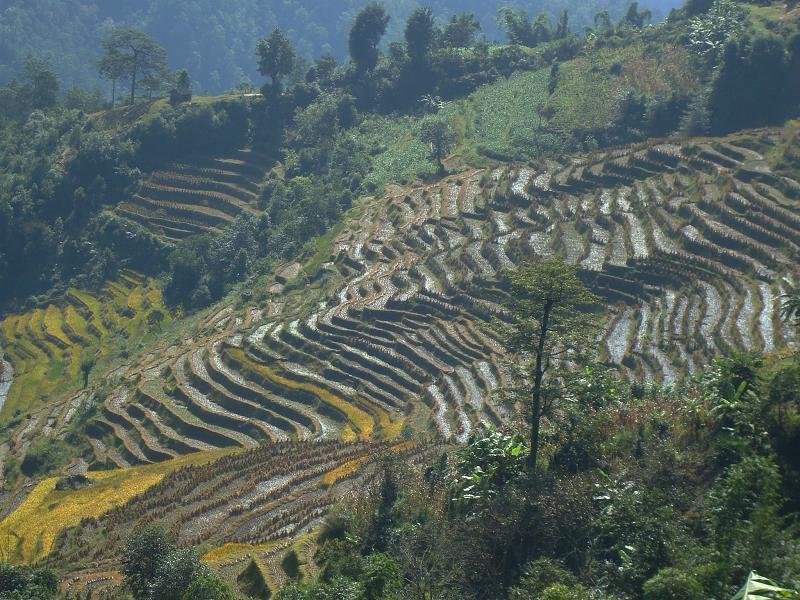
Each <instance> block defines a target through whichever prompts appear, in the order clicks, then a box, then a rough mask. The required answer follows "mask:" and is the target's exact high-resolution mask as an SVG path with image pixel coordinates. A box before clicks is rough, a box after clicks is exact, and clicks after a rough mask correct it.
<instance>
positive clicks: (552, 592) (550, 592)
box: [537, 583, 589, 600]
mask: <svg viewBox="0 0 800 600" xmlns="http://www.w3.org/2000/svg"><path fill="white" fill-rule="evenodd" d="M537 599H538V600H589V593H588V592H587V591H586V588H585V587H583V586H582V585H576V586H575V587H568V586H566V585H564V584H562V583H557V584H556V585H553V586H550V587H549V588H547V589H546V590H545V591H544V592H542V594H541V595H540V596H538V597H537Z"/></svg>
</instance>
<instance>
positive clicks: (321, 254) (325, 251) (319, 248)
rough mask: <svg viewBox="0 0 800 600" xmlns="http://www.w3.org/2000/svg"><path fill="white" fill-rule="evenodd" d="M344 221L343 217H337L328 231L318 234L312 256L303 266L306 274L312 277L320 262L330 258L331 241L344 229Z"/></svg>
mask: <svg viewBox="0 0 800 600" xmlns="http://www.w3.org/2000/svg"><path fill="white" fill-rule="evenodd" d="M344 222H345V218H344V217H343V218H342V219H339V221H338V222H337V223H336V224H335V225H334V226H333V227H331V228H330V229H329V230H328V233H326V234H325V235H323V236H320V237H319V238H318V239H317V241H316V243H315V248H316V251H315V252H314V256H312V257H311V260H309V261H308V262H307V263H306V264H305V266H304V267H303V269H304V270H305V272H306V275H308V276H309V277H313V276H314V275H315V274H316V273H317V271H318V270H319V268H320V266H321V265H322V263H324V262H325V261H326V260H329V259H330V256H331V252H332V251H333V242H334V240H335V239H336V237H337V236H338V235H339V234H340V233H342V231H343V230H344Z"/></svg>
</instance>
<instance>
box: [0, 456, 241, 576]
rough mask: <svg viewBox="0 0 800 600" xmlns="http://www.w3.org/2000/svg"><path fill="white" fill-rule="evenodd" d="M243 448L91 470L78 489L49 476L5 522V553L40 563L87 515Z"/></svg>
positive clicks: (1, 547) (0, 530)
mask: <svg viewBox="0 0 800 600" xmlns="http://www.w3.org/2000/svg"><path fill="white" fill-rule="evenodd" d="M238 451H241V449H240V448H224V449H221V450H214V451H210V452H198V453H195V454H188V455H186V456H182V457H180V458H176V459H174V460H170V461H166V462H163V463H158V464H155V465H147V466H144V467H134V468H130V469H118V470H114V471H98V472H90V473H87V477H89V478H90V479H92V481H93V482H94V483H93V484H92V485H90V486H88V487H86V488H83V489H81V490H77V491H64V492H59V491H56V489H55V486H56V482H57V481H58V478H57V477H51V478H50V479H45V480H44V481H42V482H40V483H39V484H38V485H37V486H36V487H35V488H34V489H33V491H32V492H31V493H30V495H29V496H28V497H27V499H26V500H25V501H24V502H23V503H22V505H20V507H19V508H18V509H17V510H16V511H14V512H13V513H12V514H11V515H9V516H8V517H7V518H6V519H5V520H4V521H3V522H2V523H0V553H2V554H0V556H3V557H4V558H6V559H8V560H10V561H12V562H16V563H32V562H36V561H39V560H41V559H43V558H44V557H45V556H47V555H48V554H49V553H50V551H51V550H52V548H53V542H54V541H55V539H56V536H57V535H58V533H59V532H60V531H61V530H62V529H66V528H68V527H73V526H75V525H78V524H79V523H80V522H81V519H84V518H87V517H100V516H101V515H103V514H104V513H106V512H108V511H109V510H111V509H112V508H115V507H117V506H120V505H122V504H124V503H125V502H127V501H128V500H130V499H131V498H133V497H134V496H136V495H138V494H141V493H142V492H145V491H146V490H147V489H149V488H150V487H152V486H154V485H155V484H157V483H158V482H159V481H161V480H162V479H163V478H164V477H165V476H166V475H167V474H169V473H171V472H172V471H174V470H176V469H178V468H180V467H183V466H187V465H200V464H205V463H208V462H211V461H212V460H215V459H217V458H220V457H222V456H225V455H226V454H230V453H232V452H238Z"/></svg>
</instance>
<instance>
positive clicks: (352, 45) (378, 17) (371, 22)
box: [348, 2, 389, 73]
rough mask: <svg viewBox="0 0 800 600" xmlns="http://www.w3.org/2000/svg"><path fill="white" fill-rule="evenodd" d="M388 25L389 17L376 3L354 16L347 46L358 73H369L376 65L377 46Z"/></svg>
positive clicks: (370, 4) (368, 5) (371, 3)
mask: <svg viewBox="0 0 800 600" xmlns="http://www.w3.org/2000/svg"><path fill="white" fill-rule="evenodd" d="M388 25H389V15H387V14H386V10H385V9H384V8H383V6H381V5H380V4H378V3H377V2H370V3H369V4H367V5H366V6H365V7H364V8H362V9H361V12H359V13H358V15H357V16H356V20H355V21H354V22H353V27H352V28H351V29H350V37H349V40H348V46H349V49H350V58H352V59H353V62H354V63H355V65H356V69H357V71H358V72H359V73H365V72H367V71H371V70H372V69H374V68H375V66H376V65H377V64H378V44H380V42H381V38H382V37H383V35H384V34H385V33H386V27H387V26H388Z"/></svg>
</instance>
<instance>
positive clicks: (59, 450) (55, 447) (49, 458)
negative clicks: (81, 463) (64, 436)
mask: <svg viewBox="0 0 800 600" xmlns="http://www.w3.org/2000/svg"><path fill="white" fill-rule="evenodd" d="M69 457H70V448H69V446H67V444H65V443H64V442H63V441H61V440H51V439H47V438H40V439H38V440H36V441H34V442H33V443H32V444H31V445H30V447H29V448H28V453H27V454H26V455H25V458H24V459H23V461H22V464H21V465H20V470H21V471H22V473H23V474H25V475H27V476H28V477H36V476H37V475H48V474H50V473H52V472H53V471H55V470H56V469H58V468H59V467H61V466H63V465H65V464H67V462H69Z"/></svg>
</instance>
